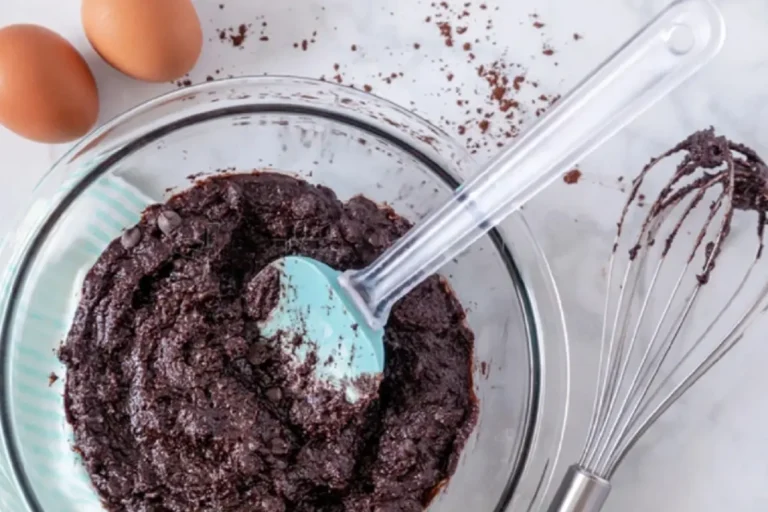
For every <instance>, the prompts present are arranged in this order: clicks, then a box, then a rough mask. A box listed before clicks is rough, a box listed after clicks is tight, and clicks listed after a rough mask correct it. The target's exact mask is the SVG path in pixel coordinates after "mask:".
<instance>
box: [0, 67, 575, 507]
mask: <svg viewBox="0 0 768 512" xmlns="http://www.w3.org/2000/svg"><path fill="white" fill-rule="evenodd" d="M265 168H273V169H276V170H280V171H284V172H288V173H292V174H294V175H297V176H300V177H302V178H304V179H306V180H308V181H310V182H313V183H318V184H323V185H326V186H328V187H330V188H332V189H333V190H335V191H336V193H337V194H338V196H339V197H340V198H341V199H348V198H350V197H351V196H353V195H356V194H364V195H366V196H368V197H370V198H372V199H374V200H376V201H378V202H380V203H388V204H390V205H391V206H392V207H393V208H394V209H395V210H396V211H398V212H399V213H400V214H402V215H403V216H405V217H407V218H409V219H411V220H414V221H416V220H418V219H419V218H421V217H422V216H424V215H425V214H427V213H428V212H429V211H431V210H432V209H433V208H435V207H436V206H438V205H439V204H441V203H442V202H443V201H444V200H445V199H446V198H447V197H449V195H450V193H451V191H452V190H453V189H454V188H455V187H456V186H457V185H458V184H459V183H460V182H461V181H462V180H463V179H464V178H466V177H467V176H468V175H469V174H470V173H471V172H472V171H473V169H474V168H475V164H473V162H472V161H471V159H470V158H469V157H468V155H467V153H466V151H465V150H464V149H463V148H462V147H461V146H459V145H458V144H457V143H455V142H454V141H453V140H451V138H450V137H448V136H447V135H446V134H445V133H443V132H441V131H440V130H438V129H436V128H435V127H433V126H431V125H430V124H429V123H427V122H425V121H424V120H422V119H420V118H418V117H417V116H415V115H414V114H412V113H411V112H408V111H406V110H404V109H401V108H399V107H397V106H395V105H392V104H390V103H388V102H386V101H384V100H381V99H379V98H377V97H375V96H372V95H369V94H364V93H360V92H357V91H355V90H352V89H349V88H346V87H341V86H337V85H331V84H327V83H324V82H318V81H313V80H305V79H299V78H289V77H262V78H238V79H232V80H226V81H220V82H213V83H208V84H204V85H200V86H197V87H194V88H190V89H185V90H179V91H175V92H173V93H171V94H168V95H165V96H162V97H160V98H157V99H155V100H152V101H150V102H148V103H145V104H143V105H141V106H139V107H137V108H135V109H133V110H132V111H130V112H128V113H126V114H124V115H122V116H120V117H118V118H117V119H115V120H114V121H112V122H110V123H108V124H106V125H105V126H103V127H102V128H100V129H98V130H96V131H95V132H93V133H92V134H90V135H89V136H87V137H86V138H85V139H84V140H83V141H81V142H80V143H79V144H78V145H77V146H76V147H75V148H74V149H73V150H72V151H71V152H69V153H68V154H67V155H66V156H65V157H64V158H62V159H61V160H60V161H59V162H58V163H57V164H56V165H55V166H54V167H53V169H52V170H51V171H50V172H49V173H48V174H47V175H46V176H45V178H44V179H43V181H42V182H41V183H40V185H39V186H38V187H37V189H36V190H35V192H34V196H33V198H32V199H31V202H30V208H29V210H28V212H27V214H26V216H25V217H24V219H23V220H22V221H21V222H20V223H19V224H18V229H17V230H16V232H15V235H14V236H12V237H10V238H9V239H8V240H7V241H6V244H5V246H4V248H3V249H2V251H1V252H0V263H1V264H2V268H4V269H6V281H5V286H6V293H5V294H4V296H3V300H2V303H1V304H0V305H1V306H2V309H0V314H2V317H0V321H1V322H2V327H1V331H0V335H1V336H2V338H1V339H0V341H1V343H2V345H1V346H0V349H1V350H0V368H2V386H1V389H0V390H1V393H0V412H1V413H2V414H1V416H2V418H1V419H2V421H1V422H0V425H1V426H2V438H1V442H2V447H0V448H2V455H3V456H2V457H1V458H0V504H4V505H5V506H3V507H0V508H2V509H3V510H13V511H17V510H29V511H33V512H40V511H55V512H74V511H78V512H83V511H89V510H94V511H98V510H102V507H101V505H100V503H99V501H98V499H97V497H96V495H95V493H94V492H93V490H92V489H91V487H90V485H89V481H88V478H87V475H86V474H85V472H84V470H83V469H82V468H81V467H80V465H79V464H78V461H77V456H76V454H75V453H74V452H73V451H72V448H71V443H70V441H71V434H70V431H69V429H68V426H67V425H66V422H65V421H64V414H63V400H62V396H61V393H62V390H63V384H62V380H61V378H64V377H65V375H64V368H63V367H62V366H61V365H60V364H59V362H58V360H57V358H56V355H55V349H56V348H57V347H58V346H59V344H60V343H61V340H62V339H63V338H64V336H65V334H66V331H67V329H68V326H69V322H70V321H71V318H72V314H73V305H74V303H75V302H76V299H77V293H78V292H79V287H80V285H81V283H82V279H83V277H84V272H85V271H86V270H87V268H88V267H89V266H90V265H91V264H92V263H93V262H94V261H95V259H96V257H97V256H98V254H99V252H100V251H101V250H102V249H103V248H104V247H105V246H106V244H107V243H108V242H109V241H110V239H112V238H114V237H116V236H119V233H120V231H121V230H122V229H123V228H125V227H127V226H130V225H132V224H133V223H134V222H136V220H137V219H138V216H139V213H140V211H141V210H142V208H143V207H144V206H145V205H146V203H147V202H148V201H155V202H158V201H163V200H164V199H165V198H167V197H168V195H169V194H171V193H174V192H176V191H178V190H180V189H183V188H185V187H188V186H189V185H190V182H191V181H193V180H194V179H195V178H196V177H200V176H203V175H206V174H212V173H216V172H221V171H227V172H237V171H250V170H253V169H265ZM442 272H443V273H444V274H445V275H446V276H447V277H448V279H449V280H450V282H451V284H452V286H453V289H454V290H455V291H456V293H457V295H458V297H459V298H460V300H461V302H462V303H463V304H464V305H465V307H466V308H467V309H468V320H469V324H470V326H471V328H472V329H473V330H474V332H475V334H476V337H477V338H476V349H475V365H474V385H475V387H476V393H477V396H478V398H479V400H480V418H479V422H478V425H477V428H476V429H475V431H474V433H473V435H472V437H471V438H470V439H469V441H468V443H467V446H466V448H465V449H464V451H463V453H462V457H461V461H460V463H459V466H458V469H457V471H456V473H455V475H454V476H453V478H452V479H451V480H450V481H449V482H448V484H447V485H445V486H443V487H442V488H441V489H440V491H439V493H438V494H437V496H436V497H435V499H434V501H433V502H432V503H431V505H430V507H429V510H430V511H438V512H439V511H461V512H464V511H467V510H475V511H493V510H513V509H514V510H518V509H519V510H530V508H529V507H532V506H533V507H534V509H536V508H537V505H536V504H537V503H539V502H540V500H541V496H542V495H543V494H544V493H545V491H546V489H547V487H548V484H549V480H550V478H551V475H552V472H553V471H554V470H555V468H556V467H557V457H558V453H559V449H560V443H561V440H562V433H563V429H564V426H565V418H566V411H567V402H568V351H567V347H568V344H567V338H566V335H565V329H564V325H563V319H562V314H561V309H560V303H559V300H558V296H557V292H556V289H555V287H554V284H553V281H552V278H551V275H550V273H549V269H548V266H547V263H546V261H545V259H544V258H543V255H542V253H541V252H540V250H539V248H538V246H537V244H536V242H535V240H534V237H533V236H532V234H531V232H530V231H529V229H528V227H527V225H526V223H525V221H524V219H523V217H522V215H519V214H518V215H515V216H513V217H512V218H510V219H508V220H507V221H506V222H505V223H504V224H503V226H501V227H500V228H499V229H498V230H496V231H493V232H492V233H491V234H490V235H488V236H486V237H485V238H484V239H482V240H481V241H479V242H478V243H477V244H475V245H474V246H473V247H472V248H471V249H470V250H468V251H467V252H466V253H464V254H462V255H461V256H460V257H458V258H456V260H454V262H453V263H452V264H450V265H448V266H446V267H445V268H444V269H443V271H442ZM54 377H59V378H60V379H59V380H57V381H54V380H55V378H54ZM51 381H54V382H51ZM3 500H5V503H3Z"/></svg>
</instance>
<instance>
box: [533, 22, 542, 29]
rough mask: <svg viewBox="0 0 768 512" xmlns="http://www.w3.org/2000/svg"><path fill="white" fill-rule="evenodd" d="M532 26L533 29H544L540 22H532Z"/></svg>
mask: <svg viewBox="0 0 768 512" xmlns="http://www.w3.org/2000/svg"><path fill="white" fill-rule="evenodd" d="M533 26H534V27H535V28H544V27H545V25H544V24H543V23H542V22H540V21H534V22H533Z"/></svg>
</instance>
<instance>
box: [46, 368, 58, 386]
mask: <svg viewBox="0 0 768 512" xmlns="http://www.w3.org/2000/svg"><path fill="white" fill-rule="evenodd" d="M57 380H59V376H58V375H56V374H55V373H53V372H51V374H50V375H49V376H48V387H51V386H53V385H54V384H55V383H56V381H57Z"/></svg>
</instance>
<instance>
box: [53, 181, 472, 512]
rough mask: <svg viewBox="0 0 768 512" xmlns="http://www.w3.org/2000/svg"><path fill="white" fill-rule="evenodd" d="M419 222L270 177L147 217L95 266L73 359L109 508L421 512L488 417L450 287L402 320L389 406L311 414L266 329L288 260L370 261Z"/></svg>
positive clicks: (82, 432) (396, 333) (81, 437)
mask: <svg viewBox="0 0 768 512" xmlns="http://www.w3.org/2000/svg"><path fill="white" fill-rule="evenodd" d="M408 228H409V224H408V222H407V221H405V220H404V219H402V218H401V217H399V216H397V215H396V214H395V213H394V212H393V211H392V210H390V209H386V208H380V207H378V206H377V205H376V204H374V203H373V202H371V201H369V200H368V199H365V198H363V197H356V198H354V199H351V200H350V201H349V202H347V203H342V202H340V201H339V200H338V199H337V198H336V196H335V195H334V193H333V192H332V191H331V190H329V189H327V188H325V187H316V186H312V185H309V184H308V183H306V182H303V181H300V180H296V179H293V178H290V177H287V176H284V175H279V174H273V173H261V174H252V175H234V176H227V177H220V178H215V179H210V180H208V181H205V182H203V183H200V184H198V185H196V186H194V187H193V188H191V189H190V190H188V191H186V192H184V193H183V194H180V195H178V196H176V197H174V198H172V199H171V200H169V201H168V203H167V204H165V205H155V206H152V207H150V208H148V209H147V211H146V213H145V215H144V216H143V218H142V220H141V222H140V223H139V224H138V225H137V226H136V227H134V228H132V229H130V230H128V231H126V232H125V233H124V234H123V236H122V237H121V238H120V239H118V240H115V241H113V242H112V243H111V244H110V245H109V247H108V248H107V249H106V251H105V252H104V253H103V254H102V256H101V257H100V258H99V260H98V262H97V263H96V264H95V265H94V267H93V268H92V269H91V271H90V272H89V273H88V275H87V277H86V279H85V284H84V286H83V295H82V299H81V302H80V305H79V307H78V310H77V314H76V316H75V320H74V323H73V326H72V329H71V331H70V333H69V335H68V337H67V339H66V342H65V344H64V346H63V347H62V349H61V359H62V361H63V362H64V363H65V364H66V366H67V376H66V391H65V406H66V412H67V419H68V421H69V422H70V423H71V424H72V426H73V429H74V434H75V448H76V450H77V451H78V452H79V453H81V454H82V457H83V460H84V463H85V466H86V469H87V471H88V473H89V474H90V476H91V479H92V480H93V483H94V485H95V487H96V489H97V490H98V492H99V494H100V495H101V498H102V499H103V501H104V504H105V506H106V507H107V509H108V510H110V511H135V512H139V511H142V512H149V511H152V512H165V511H174V512H182V511H183V512H192V511H248V512H251V511H269V512H275V511H298V512H302V511H327V512H333V511H356V512H357V511H380V512H383V511H392V512H394V511H409V512H410V511H420V510H423V508H424V507H425V505H426V504H427V503H428V501H429V499H430V497H431V496H432V495H433V494H434V491H435V489H436V487H437V486H439V485H440V484H441V483H442V482H444V481H445V480H446V479H447V478H448V477H449V476H450V475H451V473H452V471H453V470H454V468H455V465H456V462H457V459H458V457H459V453H460V451H461V449H462V447H463V445H464V442H465V440H466V437H467V435H468V434H469V432H470V431H471V430H472V428H473V427H474V424H475V421H476V403H475V399H474V396H473V393H472V381H471V373H470V368H471V360H472V348H473V336H472V333H471V332H470V331H469V330H468V329H467V327H466V326H465V323H464V318H465V315H464V312H463V310H462V307H461V305H460V304H459V303H458V301H457V300H456V298H455V296H454V295H453V294H452V293H451V292H450V290H449V289H448V287H447V286H446V285H445V283H444V282H443V281H442V280H441V279H440V278H438V277H432V278H430V279H428V280H427V281H425V282H424V283H423V284H422V285H421V286H419V287H418V288H417V289H416V290H414V291H413V292H412V293H410V294H409V295H408V296H407V297H405V298H404V299H403V300H402V301H401V302H400V303H399V304H398V305H397V306H396V307H395V308H394V310H393V312H392V316H391V318H390V321H389V324H388V325H387V328H386V335H385V340H384V342H385V347H386V357H387V366H386V369H385V371H384V375H383V380H382V382H381V386H380V388H379V395H378V398H377V399H375V400H374V401H373V402H371V403H369V404H367V405H366V407H364V408H362V409H361V408H358V409H357V410H356V411H355V413H354V414H351V415H333V414H329V415H327V417H325V418H324V420H323V421H322V422H320V423H316V422H314V421H306V419H307V415H306V414H304V411H305V410H306V408H307V407H308V404H309V400H308V398H309V397H307V396H306V394H302V392H301V389H302V387H301V386H296V385H293V384H295V382H296V379H299V380H301V379H307V378H309V376H308V375H297V373H296V369H295V368H293V369H292V368H291V367H289V366H287V365H285V364H284V362H285V361H284V356H285V354H284V353H282V352H280V351H279V350H276V349H275V345H274V344H272V343H269V340H265V339H263V338H262V337H260V336H259V331H258V328H257V326H256V325H257V321H258V320H259V318H261V317H262V316H263V315H264V314H265V311H266V310H268V309H269V307H268V304H269V302H270V296H271V295H272V292H271V291H270V289H271V288H272V287H273V286H274V283H273V282H270V281H271V280H270V279H257V278H256V276H257V274H258V273H259V271H260V270H261V269H262V268H264V267H265V266H266V265H267V264H268V263H269V262H270V261H272V260H274V259H275V258H278V257H281V256H286V255H292V254H298V255H303V256H309V257H311V258H315V259H317V260H320V261H323V262H325V263H327V264H329V265H331V266H333V267H335V268H338V269H348V268H357V267H361V266H363V265H365V264H367V263H368V262H370V261H371V260H373V259H374V258H375V257H376V256H377V255H378V254H380V253H381V252H382V251H383V250H384V249H385V248H386V247H388V246H389V245H390V244H391V243H392V242H393V241H394V240H395V239H397V238H398V237H400V236H401V235H403V234H404V233H405V232H406V231H407V230H408Z"/></svg>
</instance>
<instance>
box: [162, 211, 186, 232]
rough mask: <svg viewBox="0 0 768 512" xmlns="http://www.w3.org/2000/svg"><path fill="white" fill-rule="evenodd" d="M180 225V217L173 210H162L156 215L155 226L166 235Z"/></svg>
mask: <svg viewBox="0 0 768 512" xmlns="http://www.w3.org/2000/svg"><path fill="white" fill-rule="evenodd" d="M179 226H181V217H180V216H179V214H178V213H176V212H175V211H173V210H163V211H162V212H160V214H159V215H158V216H157V227H158V228H160V231H162V232H163V233H164V234H166V235H170V234H171V232H173V230H175V229H176V228H178V227H179Z"/></svg>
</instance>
